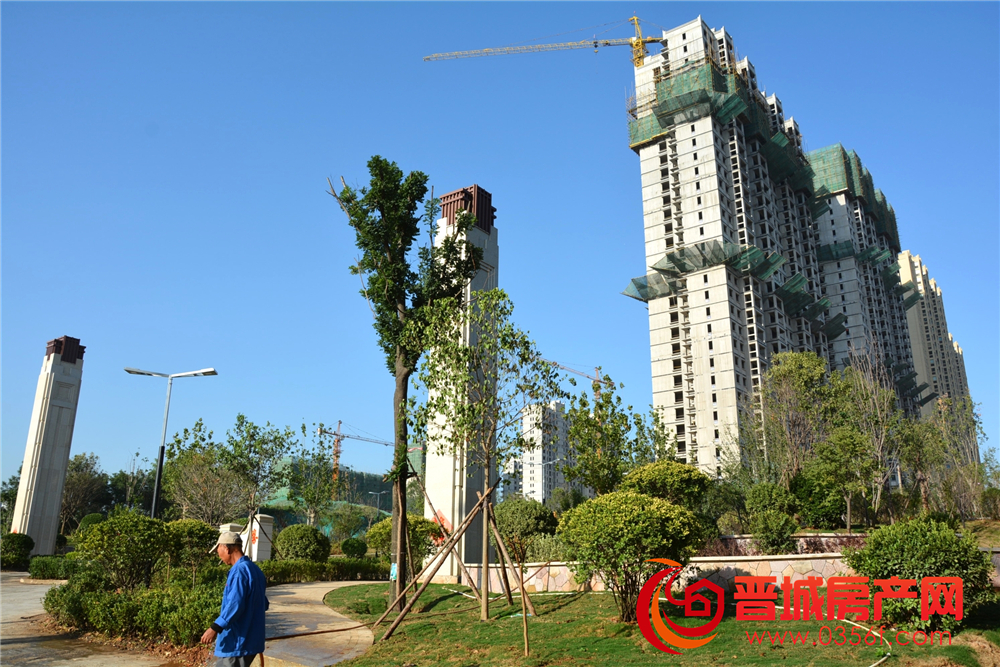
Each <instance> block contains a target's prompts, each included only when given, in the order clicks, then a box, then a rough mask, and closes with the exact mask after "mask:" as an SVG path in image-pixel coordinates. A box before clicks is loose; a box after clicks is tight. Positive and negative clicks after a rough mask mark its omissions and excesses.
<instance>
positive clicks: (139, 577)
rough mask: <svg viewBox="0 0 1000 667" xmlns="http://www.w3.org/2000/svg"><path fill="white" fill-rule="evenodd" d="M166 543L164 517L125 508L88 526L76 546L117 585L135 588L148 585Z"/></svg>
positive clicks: (126, 588) (128, 588) (118, 586)
mask: <svg viewBox="0 0 1000 667" xmlns="http://www.w3.org/2000/svg"><path fill="white" fill-rule="evenodd" d="M166 546H167V530H166V527H165V525H164V523H163V522H162V521H160V520H159V519H151V518H149V517H148V516H146V515H145V514H142V513H141V512H139V511H136V510H122V511H119V512H116V513H115V514H113V515H111V516H110V517H108V519H107V520H105V521H102V522H101V523H98V524H95V525H93V526H91V527H90V528H88V529H87V531H86V533H85V534H84V535H83V537H82V538H81V539H80V541H79V544H78V545H77V548H78V550H79V551H80V553H81V554H82V556H83V557H85V558H87V559H90V560H92V561H94V563H96V564H97V565H98V566H99V567H100V568H101V569H103V570H104V571H105V572H106V573H107V576H108V578H109V579H110V581H111V583H112V584H113V586H114V587H115V588H122V589H125V590H132V589H134V588H136V587H137V586H149V583H150V581H151V580H152V577H153V572H154V571H155V570H156V569H157V567H158V566H159V564H160V563H161V561H162V560H163V558H162V557H163V554H164V552H165V551H166Z"/></svg>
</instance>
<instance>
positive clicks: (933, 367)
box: [899, 250, 969, 416]
mask: <svg viewBox="0 0 1000 667" xmlns="http://www.w3.org/2000/svg"><path fill="white" fill-rule="evenodd" d="M899 265H900V271H899V276H900V280H903V281H905V282H906V283H911V284H913V285H915V287H916V290H917V291H918V292H919V293H920V294H921V295H922V296H923V298H922V299H920V304H919V305H920V307H919V308H910V310H908V311H906V322H907V325H908V327H909V330H910V342H911V345H912V346H913V363H914V370H915V371H916V373H917V378H916V380H917V383H918V384H919V386H921V387H923V388H925V389H928V390H929V393H927V394H926V395H923V396H922V397H921V399H920V400H919V401H918V403H919V406H920V412H921V414H922V415H924V416H927V415H929V414H931V413H932V412H933V411H934V399H936V398H938V397H939V396H941V397H946V396H947V397H952V398H957V397H961V396H965V395H966V394H968V393H969V382H968V379H967V377H966V375H965V357H964V356H963V354H962V348H961V347H959V345H958V343H957V342H955V339H954V338H953V337H952V335H951V333H950V332H949V331H948V320H947V319H946V318H945V314H944V296H943V294H942V292H941V288H940V287H938V284H937V281H935V280H934V279H933V278H931V277H930V274H929V272H928V270H927V265H926V264H924V262H923V260H922V259H920V255H914V254H913V253H911V252H910V251H909V250H904V251H903V252H901V253H900V254H899Z"/></svg>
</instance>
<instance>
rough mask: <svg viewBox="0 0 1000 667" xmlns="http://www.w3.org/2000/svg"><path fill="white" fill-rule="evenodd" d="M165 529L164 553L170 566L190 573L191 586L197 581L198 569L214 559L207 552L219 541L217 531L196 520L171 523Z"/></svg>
mask: <svg viewBox="0 0 1000 667" xmlns="http://www.w3.org/2000/svg"><path fill="white" fill-rule="evenodd" d="M166 528H167V534H166V550H167V551H166V553H167V558H168V559H169V560H170V565H171V566H173V567H178V568H183V569H184V570H185V571H188V572H190V573H191V585H192V586H193V585H195V583H196V582H197V581H198V568H200V567H203V566H204V565H205V564H207V563H209V562H212V561H213V560H214V559H215V556H214V555H212V554H210V553H208V550H209V549H211V548H212V545H213V544H215V541H216V540H218V539H219V531H218V529H217V528H213V527H212V526H210V525H208V524H207V523H205V522H204V521H198V520H197V519H179V520H178V521H171V522H170V523H168V524H167V526H166Z"/></svg>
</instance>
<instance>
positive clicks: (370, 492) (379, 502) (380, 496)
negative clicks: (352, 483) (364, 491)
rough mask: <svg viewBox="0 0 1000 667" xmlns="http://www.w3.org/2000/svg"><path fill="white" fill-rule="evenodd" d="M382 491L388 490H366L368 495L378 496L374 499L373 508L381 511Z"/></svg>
mask: <svg viewBox="0 0 1000 667" xmlns="http://www.w3.org/2000/svg"><path fill="white" fill-rule="evenodd" d="M383 493H389V492H388V491H369V492H368V495H369V496H378V498H376V499H375V502H376V507H375V509H377V510H378V511H379V512H381V511H382V494H383Z"/></svg>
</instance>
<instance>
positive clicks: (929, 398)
mask: <svg viewBox="0 0 1000 667" xmlns="http://www.w3.org/2000/svg"><path fill="white" fill-rule="evenodd" d="M937 397H938V393H937V392H936V391H935V392H933V393H930V394H928V395H927V396H924V397H923V398H921V399H920V400H919V401H917V405H919V406H920V407H924V406H925V405H927V404H928V403H930V402H931V401H933V400H934V399H935V398H937Z"/></svg>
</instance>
